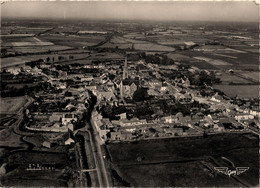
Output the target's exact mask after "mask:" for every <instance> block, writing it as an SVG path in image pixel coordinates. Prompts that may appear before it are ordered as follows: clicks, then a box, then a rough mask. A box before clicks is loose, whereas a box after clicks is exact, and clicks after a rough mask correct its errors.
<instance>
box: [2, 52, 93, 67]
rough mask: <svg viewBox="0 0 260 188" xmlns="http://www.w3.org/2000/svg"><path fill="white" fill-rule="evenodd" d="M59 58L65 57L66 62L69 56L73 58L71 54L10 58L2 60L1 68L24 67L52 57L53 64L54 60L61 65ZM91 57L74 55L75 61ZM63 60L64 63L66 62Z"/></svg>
mask: <svg viewBox="0 0 260 188" xmlns="http://www.w3.org/2000/svg"><path fill="white" fill-rule="evenodd" d="M59 56H63V57H64V58H65V59H64V60H65V61H67V60H69V56H71V54H62V55H60V54H45V55H27V56H17V57H8V58H3V59H1V66H0V67H1V68H4V67H9V66H14V65H23V64H25V63H26V62H30V61H34V60H38V59H43V60H46V58H48V57H50V59H51V62H52V59H53V58H54V59H55V60H54V62H55V63H59V61H58V57H59ZM87 57H89V55H88V54H87V53H86V54H73V59H74V60H75V59H85V58H87ZM64 60H62V61H64Z"/></svg>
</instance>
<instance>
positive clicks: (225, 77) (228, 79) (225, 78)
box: [216, 72, 252, 84]
mask: <svg viewBox="0 0 260 188" xmlns="http://www.w3.org/2000/svg"><path fill="white" fill-rule="evenodd" d="M221 74H222V75H221V76H216V77H217V78H220V80H221V82H222V84H225V83H227V84H250V83H252V82H251V81H249V80H246V79H243V78H240V77H238V76H236V75H234V74H230V73H226V72H222V73H221Z"/></svg>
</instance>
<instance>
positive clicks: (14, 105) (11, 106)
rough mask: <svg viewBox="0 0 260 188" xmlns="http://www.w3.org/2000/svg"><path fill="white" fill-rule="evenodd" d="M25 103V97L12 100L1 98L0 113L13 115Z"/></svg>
mask: <svg viewBox="0 0 260 188" xmlns="http://www.w3.org/2000/svg"><path fill="white" fill-rule="evenodd" d="M26 102H27V99H26V97H12V98H1V99H0V106H1V110H0V113H4V112H11V113H15V112H17V111H18V110H20V109H21V107H23V106H24V105H25V103H26Z"/></svg>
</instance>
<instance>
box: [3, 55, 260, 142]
mask: <svg viewBox="0 0 260 188" xmlns="http://www.w3.org/2000/svg"><path fill="white" fill-rule="evenodd" d="M133 56H135V55H133V54H128V55H125V59H122V60H115V61H111V60H110V61H93V62H92V63H91V64H88V65H81V64H77V63H74V64H69V65H66V64H58V65H57V64H53V63H51V61H50V58H48V59H46V60H40V61H37V62H34V63H31V64H30V66H29V65H27V66H25V67H22V68H9V69H8V68H7V69H6V70H4V72H2V73H1V74H2V75H5V76H7V75H8V74H9V75H15V79H16V80H19V79H18V78H19V77H20V78H21V79H22V77H23V76H24V77H26V76H27V77H28V75H30V76H31V77H33V78H34V79H40V80H45V89H44V90H41V91H38V92H36V94H35V95H34V101H33V103H32V104H31V105H30V106H29V107H28V108H27V109H26V111H25V115H24V117H25V121H24V122H25V123H24V129H27V130H30V131H46V132H63V133H65V132H73V131H75V130H76V129H79V128H82V127H84V123H83V120H84V116H86V113H87V111H88V107H89V104H90V103H91V95H93V96H95V97H96V100H97V102H96V105H95V107H94V110H93V112H92V113H91V122H92V124H93V125H94V127H95V129H96V131H97V132H98V133H99V137H100V140H101V142H102V143H106V142H121V141H134V140H140V139H156V138H166V137H189V136H207V135H209V134H217V133H224V132H255V133H257V132H258V130H259V126H260V124H259V121H258V119H259V115H260V113H259V111H257V106H254V105H251V104H250V105H248V103H250V102H247V103H244V104H240V103H238V102H237V101H235V100H230V98H228V97H227V96H226V95H224V94H223V93H221V92H218V91H216V90H215V89H213V88H212V87H211V86H210V85H207V83H206V82H203V86H202V87H201V86H200V87H199V88H200V89H198V86H197V85H196V84H197V83H196V82H202V81H201V80H202V79H206V80H207V81H209V80H210V81H211V82H212V79H214V75H212V72H210V71H207V70H203V71H202V70H200V69H198V68H196V67H194V66H185V65H183V64H181V63H178V62H175V63H174V64H173V65H160V64H153V63H150V62H149V60H147V59H144V58H137V59H136V58H133ZM173 73H175V74H176V76H175V78H174V79H171V78H172V77H171V75H172V74H173ZM194 80H195V81H194ZM201 88H203V89H201ZM249 106H250V108H249ZM65 142H66V144H68V145H69V144H71V143H73V142H75V141H74V140H73V138H72V137H70V136H69V137H68V138H67V140H65ZM44 145H47V147H50V145H51V144H50V143H46V142H45V143H44Z"/></svg>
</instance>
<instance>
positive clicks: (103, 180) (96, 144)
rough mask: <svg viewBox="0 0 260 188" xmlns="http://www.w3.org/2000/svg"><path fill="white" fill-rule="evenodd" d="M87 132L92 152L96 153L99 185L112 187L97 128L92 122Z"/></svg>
mask: <svg viewBox="0 0 260 188" xmlns="http://www.w3.org/2000/svg"><path fill="white" fill-rule="evenodd" d="M87 132H88V133H89V136H90V143H91V145H92V151H94V152H93V154H94V159H95V162H96V168H97V172H98V175H99V176H100V177H99V179H100V182H99V185H100V187H110V182H109V178H108V175H107V170H106V167H105V163H104V160H103V155H102V152H101V143H100V139H99V136H98V133H97V131H96V130H95V127H94V126H93V125H92V123H91V122H90V126H89V130H87Z"/></svg>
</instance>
